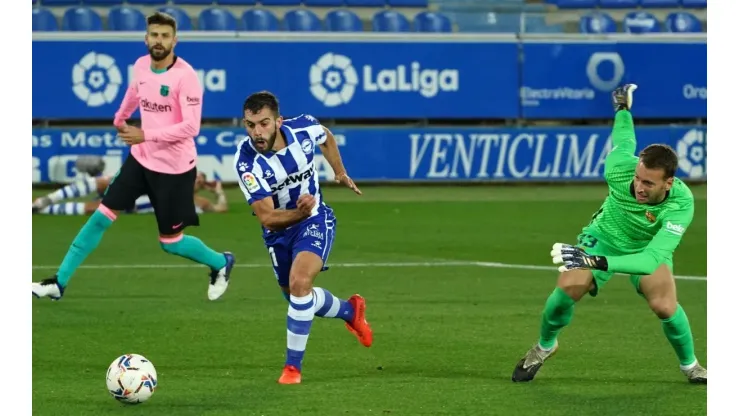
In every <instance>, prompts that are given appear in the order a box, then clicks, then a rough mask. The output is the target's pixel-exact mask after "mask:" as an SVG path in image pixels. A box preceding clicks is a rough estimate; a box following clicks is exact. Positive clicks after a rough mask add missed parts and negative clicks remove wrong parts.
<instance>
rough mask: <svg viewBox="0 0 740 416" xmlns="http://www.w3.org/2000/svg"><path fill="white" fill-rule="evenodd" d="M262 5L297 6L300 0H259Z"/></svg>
mask: <svg viewBox="0 0 740 416" xmlns="http://www.w3.org/2000/svg"><path fill="white" fill-rule="evenodd" d="M260 3H262V5H263V6H299V5H300V4H301V0H260Z"/></svg>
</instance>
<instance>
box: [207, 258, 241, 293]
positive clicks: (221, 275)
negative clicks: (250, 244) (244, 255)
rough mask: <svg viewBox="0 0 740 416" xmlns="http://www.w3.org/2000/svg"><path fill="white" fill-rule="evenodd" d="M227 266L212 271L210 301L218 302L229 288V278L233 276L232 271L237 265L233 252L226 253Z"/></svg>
mask: <svg viewBox="0 0 740 416" xmlns="http://www.w3.org/2000/svg"><path fill="white" fill-rule="evenodd" d="M224 257H226V266H224V267H223V268H221V270H211V275H210V276H211V282H210V283H209V284H208V299H209V300H216V299H218V298H220V297H221V295H223V294H224V292H226V289H227V288H228V287H229V277H230V276H231V269H233V268H234V264H236V258H234V255H233V254H231V252H228V251H227V252H225V253H224Z"/></svg>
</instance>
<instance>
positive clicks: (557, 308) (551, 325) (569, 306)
mask: <svg viewBox="0 0 740 416" xmlns="http://www.w3.org/2000/svg"><path fill="white" fill-rule="evenodd" d="M575 304H576V301H574V300H573V299H571V297H570V296H568V294H567V293H565V291H564V290H563V289H561V288H559V287H556V288H555V290H553V291H552V293H551V294H550V297H548V298H547V302H545V310H544V311H542V326H541V327H540V346H541V347H542V348H545V349H550V348H552V347H554V346H555V340H557V338H558V333H559V332H560V330H561V329H563V328H564V327H565V326H566V325H568V324H569V323H570V320H571V319H572V318H573V310H574V308H575Z"/></svg>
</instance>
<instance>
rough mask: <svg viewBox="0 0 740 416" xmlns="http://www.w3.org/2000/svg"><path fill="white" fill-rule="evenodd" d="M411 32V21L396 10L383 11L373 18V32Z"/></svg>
mask: <svg viewBox="0 0 740 416" xmlns="http://www.w3.org/2000/svg"><path fill="white" fill-rule="evenodd" d="M410 30H411V27H410V25H409V21H408V20H407V19H406V17H405V16H404V15H402V14H401V13H399V12H397V11H395V10H383V11H381V12H378V13H375V15H374V16H373V31H375V32H408V31H410Z"/></svg>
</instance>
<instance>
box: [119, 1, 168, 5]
mask: <svg viewBox="0 0 740 416" xmlns="http://www.w3.org/2000/svg"><path fill="white" fill-rule="evenodd" d="M126 3H128V4H135V5H137V6H138V5H142V4H143V5H146V6H162V5H165V4H167V0H126Z"/></svg>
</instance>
